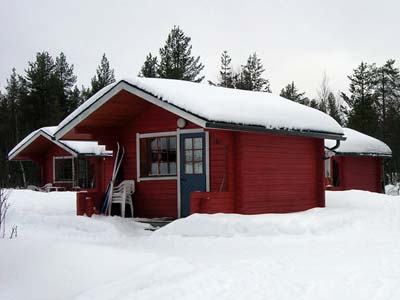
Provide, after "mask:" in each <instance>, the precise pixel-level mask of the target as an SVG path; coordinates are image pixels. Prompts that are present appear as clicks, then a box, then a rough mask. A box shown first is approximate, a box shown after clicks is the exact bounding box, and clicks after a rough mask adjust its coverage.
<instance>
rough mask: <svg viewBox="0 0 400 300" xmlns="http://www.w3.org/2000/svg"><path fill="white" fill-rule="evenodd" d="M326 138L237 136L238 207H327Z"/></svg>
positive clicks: (246, 211)
mask: <svg viewBox="0 0 400 300" xmlns="http://www.w3.org/2000/svg"><path fill="white" fill-rule="evenodd" d="M322 157H323V140H321V139H312V138H302V137H293V136H279V135H270V134H253V133H238V134H237V136H236V210H237V212H238V213H243V214H258V213H285V212H294V211H301V210H306V209H309V208H312V207H316V206H324V205H325V200H324V178H323V159H322Z"/></svg>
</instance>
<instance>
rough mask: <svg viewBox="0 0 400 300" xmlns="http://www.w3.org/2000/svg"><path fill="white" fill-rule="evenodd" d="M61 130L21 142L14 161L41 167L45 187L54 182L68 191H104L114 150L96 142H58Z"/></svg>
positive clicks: (45, 131)
mask: <svg viewBox="0 0 400 300" xmlns="http://www.w3.org/2000/svg"><path fill="white" fill-rule="evenodd" d="M56 129H57V127H56V126H55V127H43V128H40V129H38V130H36V131H34V132H32V133H31V134H29V135H28V136H27V137H26V138H25V139H23V140H22V141H21V142H20V143H18V144H17V145H16V146H15V147H14V148H13V149H12V150H11V151H10V153H9V154H8V158H9V159H10V160H13V161H23V160H30V161H33V162H34V163H35V164H37V165H38V166H39V169H40V175H41V176H40V178H41V185H45V184H49V183H51V184H52V185H53V186H54V187H56V188H58V187H62V188H64V189H65V190H76V189H84V190H88V191H92V192H99V191H104V189H105V186H106V185H107V183H108V180H109V178H106V177H105V176H104V174H105V168H106V167H107V165H111V162H112V159H111V157H112V151H106V149H105V147H104V146H100V145H98V144H97V142H93V141H62V140H56V139H54V136H53V134H54V132H55V130H56Z"/></svg>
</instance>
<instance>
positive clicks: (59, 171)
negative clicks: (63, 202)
mask: <svg viewBox="0 0 400 300" xmlns="http://www.w3.org/2000/svg"><path fill="white" fill-rule="evenodd" d="M73 180H74V158H73V157H70V156H62V157H54V182H72V181H73Z"/></svg>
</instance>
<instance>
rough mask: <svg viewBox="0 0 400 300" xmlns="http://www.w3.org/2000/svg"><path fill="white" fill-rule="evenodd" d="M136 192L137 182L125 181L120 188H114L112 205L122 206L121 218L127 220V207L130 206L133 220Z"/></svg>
mask: <svg viewBox="0 0 400 300" xmlns="http://www.w3.org/2000/svg"><path fill="white" fill-rule="evenodd" d="M134 192H135V181H134V180H124V181H122V182H121V183H120V184H119V185H118V186H116V187H114V188H113V193H112V200H111V204H113V203H119V204H121V217H123V218H125V207H126V205H127V204H128V205H129V207H130V209H131V216H132V218H133V202H132V195H133V193H134Z"/></svg>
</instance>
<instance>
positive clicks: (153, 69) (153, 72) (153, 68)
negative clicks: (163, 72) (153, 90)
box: [139, 53, 158, 78]
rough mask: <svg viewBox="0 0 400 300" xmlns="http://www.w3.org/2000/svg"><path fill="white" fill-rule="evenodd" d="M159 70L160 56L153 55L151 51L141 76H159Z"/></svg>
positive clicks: (140, 73) (141, 70)
mask: <svg viewBox="0 0 400 300" xmlns="http://www.w3.org/2000/svg"><path fill="white" fill-rule="evenodd" d="M157 71H158V58H157V56H153V55H152V54H151V53H149V54H148V55H147V56H146V60H145V61H144V63H143V66H142V68H141V69H140V72H139V76H140V77H148V78H155V77H157Z"/></svg>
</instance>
